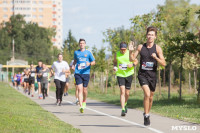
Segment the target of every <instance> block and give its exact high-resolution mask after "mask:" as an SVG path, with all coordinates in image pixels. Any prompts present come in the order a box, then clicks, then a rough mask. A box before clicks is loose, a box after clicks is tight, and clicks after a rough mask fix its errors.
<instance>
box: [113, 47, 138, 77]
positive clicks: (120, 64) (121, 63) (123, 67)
mask: <svg viewBox="0 0 200 133" xmlns="http://www.w3.org/2000/svg"><path fill="white" fill-rule="evenodd" d="M116 59H117V68H118V70H117V71H116V76H119V77H128V76H130V75H133V74H134V67H131V68H129V67H128V64H133V62H130V61H129V50H127V51H126V53H125V54H122V53H121V52H120V51H118V52H117V54H116Z"/></svg>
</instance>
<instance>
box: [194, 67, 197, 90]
mask: <svg viewBox="0 0 200 133" xmlns="http://www.w3.org/2000/svg"><path fill="white" fill-rule="evenodd" d="M196 72H197V68H194V89H195V92H196V90H197V73H196Z"/></svg>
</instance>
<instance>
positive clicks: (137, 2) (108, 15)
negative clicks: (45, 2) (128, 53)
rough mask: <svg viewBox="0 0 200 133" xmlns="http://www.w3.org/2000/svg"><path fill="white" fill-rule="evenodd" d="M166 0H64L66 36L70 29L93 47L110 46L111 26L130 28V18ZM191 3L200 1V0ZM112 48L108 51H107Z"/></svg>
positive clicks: (64, 31)
mask: <svg viewBox="0 0 200 133" xmlns="http://www.w3.org/2000/svg"><path fill="white" fill-rule="evenodd" d="M164 3H165V0H63V39H64V40H65V39H66V38H67V35H68V31H69V30H71V31H72V35H73V36H74V37H75V38H76V39H77V41H78V40H79V39H80V38H84V39H85V40H86V44H87V45H88V46H89V49H91V48H92V47H93V46H94V45H95V46H96V47H97V48H98V49H100V48H101V47H108V43H103V42H102V40H103V39H104V36H103V32H105V31H106V29H109V28H112V29H114V28H117V27H121V26H124V27H125V28H126V29H127V28H130V26H131V22H130V20H129V19H130V18H133V17H134V16H136V15H142V14H145V13H149V12H150V11H152V10H154V11H156V7H157V5H158V4H159V5H164ZM190 3H192V4H193V3H195V4H198V5H200V0H191V2H190ZM107 52H108V51H107Z"/></svg>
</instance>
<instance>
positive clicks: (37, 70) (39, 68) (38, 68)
mask: <svg viewBox="0 0 200 133" xmlns="http://www.w3.org/2000/svg"><path fill="white" fill-rule="evenodd" d="M40 70H42V67H39V66H37V67H36V73H39V71H40ZM37 79H41V77H40V78H39V77H38V75H37Z"/></svg>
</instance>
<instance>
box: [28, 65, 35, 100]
mask: <svg viewBox="0 0 200 133" xmlns="http://www.w3.org/2000/svg"><path fill="white" fill-rule="evenodd" d="M35 74H36V69H35V68H34V66H33V64H30V69H29V93H30V90H32V92H31V93H32V94H31V96H32V97H34V90H35V86H34V85H35V76H36V75H35Z"/></svg>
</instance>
